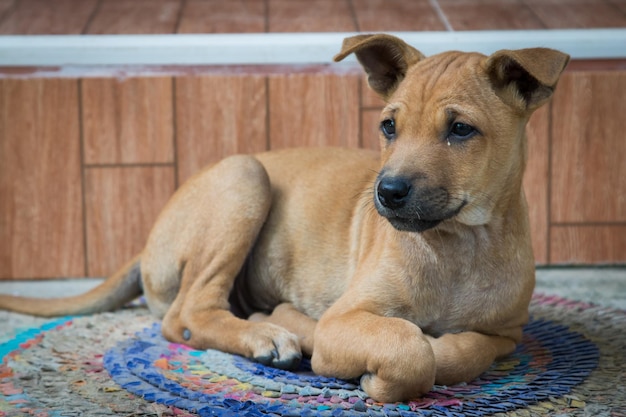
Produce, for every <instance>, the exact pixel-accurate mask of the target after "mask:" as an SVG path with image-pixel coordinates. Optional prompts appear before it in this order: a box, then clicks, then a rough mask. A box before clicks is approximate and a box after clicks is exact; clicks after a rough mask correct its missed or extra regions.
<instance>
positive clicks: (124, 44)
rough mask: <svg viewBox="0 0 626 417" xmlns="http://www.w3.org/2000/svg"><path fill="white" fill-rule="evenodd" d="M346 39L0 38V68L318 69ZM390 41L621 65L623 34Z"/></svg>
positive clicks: (452, 35) (625, 54) (453, 35)
mask: <svg viewBox="0 0 626 417" xmlns="http://www.w3.org/2000/svg"><path fill="white" fill-rule="evenodd" d="M352 34H353V33H255V34H199V35H183V34H180V35H25V36H22V35H20V36H0V66H75V65H77V66H80V65H266V64H270V65H281V64H324V63H329V62H331V60H332V57H333V55H334V54H336V53H337V52H338V51H339V49H340V47H341V42H342V40H343V38H344V37H346V36H350V35H352ZM393 34H395V35H397V36H399V37H401V38H402V39H404V40H405V41H407V42H408V43H410V44H411V45H413V46H415V47H416V48H418V49H419V50H421V51H422V52H423V53H424V54H426V55H432V54H435V53H438V52H443V51H446V50H451V49H455V50H462V51H477V52H482V53H485V54H490V53H492V52H494V51H496V50H498V49H518V48H527V47H536V46H542V47H548V48H554V49H559V50H561V51H564V52H566V53H569V54H570V55H571V56H572V58H574V59H611V58H626V29H571V30H570V29H568V30H515V31H511V30H507V31H467V32H395V33H393ZM351 59H354V58H351ZM348 62H349V61H348Z"/></svg>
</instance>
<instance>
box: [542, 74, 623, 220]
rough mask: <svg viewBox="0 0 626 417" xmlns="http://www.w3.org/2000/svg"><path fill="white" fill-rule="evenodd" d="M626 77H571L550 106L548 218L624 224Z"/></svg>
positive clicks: (564, 78) (615, 75) (582, 75)
mask: <svg viewBox="0 0 626 417" xmlns="http://www.w3.org/2000/svg"><path fill="white" fill-rule="evenodd" d="M625 91H626V73H625V72H622V71H620V72H601V71H596V72H571V73H566V74H565V75H564V76H563V78H562V80H561V81H560V82H559V86H558V88H557V91H556V94H555V97H554V101H553V112H552V114H553V120H552V140H553V144H552V194H551V206H552V210H551V216H552V219H551V220H552V222H556V223H581V222H594V223H597V222H626V163H624V161H626V146H624V135H623V132H624V131H625V129H626V122H625V120H626V119H625V118H624V109H626V94H622V93H620V92H625Z"/></svg>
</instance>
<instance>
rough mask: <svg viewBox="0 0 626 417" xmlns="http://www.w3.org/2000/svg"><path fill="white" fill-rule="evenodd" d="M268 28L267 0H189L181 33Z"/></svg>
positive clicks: (181, 24) (256, 31)
mask: <svg viewBox="0 0 626 417" xmlns="http://www.w3.org/2000/svg"><path fill="white" fill-rule="evenodd" d="M262 32H265V2H263V1H258V0H238V1H224V0H187V1H186V2H185V3H184V9H183V11H182V14H181V19H180V24H179V26H178V33H262Z"/></svg>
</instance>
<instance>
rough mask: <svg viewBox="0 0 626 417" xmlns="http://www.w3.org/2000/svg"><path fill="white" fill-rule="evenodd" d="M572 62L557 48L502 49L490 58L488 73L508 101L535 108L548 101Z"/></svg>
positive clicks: (499, 94) (497, 91) (526, 108)
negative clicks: (562, 74) (568, 64)
mask: <svg viewBox="0 0 626 417" xmlns="http://www.w3.org/2000/svg"><path fill="white" fill-rule="evenodd" d="M568 62H569V55H567V54H564V53H563V52H559V51H556V50H554V49H547V48H530V49H518V50H515V51H510V50H502V51H498V52H496V53H494V54H493V55H491V56H490V57H488V58H487V62H486V68H487V74H488V75H489V78H490V80H491V83H492V85H493V87H494V90H495V91H496V94H498V96H500V98H501V99H502V100H503V101H504V102H505V103H507V104H509V105H511V106H514V107H517V108H520V110H523V111H533V110H535V109H536V108H538V107H539V106H541V105H542V104H544V103H545V102H546V101H547V100H548V99H549V98H550V96H552V93H553V92H554V88H555V87H556V83H557V81H558V80H559V77H560V76H561V73H562V72H563V70H564V69H565V66H566V65H567V63H568Z"/></svg>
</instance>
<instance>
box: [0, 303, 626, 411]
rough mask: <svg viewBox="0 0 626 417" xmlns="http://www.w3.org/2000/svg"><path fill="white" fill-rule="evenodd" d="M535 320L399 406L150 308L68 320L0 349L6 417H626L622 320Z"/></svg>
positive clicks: (558, 312) (549, 312)
mask: <svg viewBox="0 0 626 417" xmlns="http://www.w3.org/2000/svg"><path fill="white" fill-rule="evenodd" d="M531 313H532V320H531V322H530V323H529V324H528V325H527V326H526V328H525V331H524V339H523V342H522V344H521V345H520V346H519V347H518V349H517V350H516V352H515V353H514V354H512V355H511V356H510V357H508V358H506V359H504V360H502V361H499V362H497V363H496V364H494V365H493V366H492V367H491V368H490V369H489V370H488V371H487V372H485V373H484V374H483V375H481V376H480V377H479V378H478V379H476V380H475V381H472V382H471V383H469V384H460V385H456V386H435V387H434V388H433V390H432V391H431V392H430V393H428V394H426V395H425V396H424V397H422V398H416V399H414V400H412V401H407V402H404V403H393V404H383V403H377V402H375V401H373V400H372V399H370V398H368V397H367V395H366V394H365V393H364V392H363V391H361V390H360V389H359V386H358V381H342V380H338V379H332V378H323V377H320V376H316V375H314V374H313V373H312V372H311V369H310V364H309V363H307V362H306V361H304V362H303V363H302V365H301V366H300V369H299V370H298V371H297V372H288V371H281V370H277V369H273V368H269V367H265V366H263V365H260V364H258V363H255V362H251V361H249V360H247V359H245V358H241V357H238V356H234V355H229V354H225V353H221V352H217V351H195V350H191V349H189V348H188V347H185V346H182V345H178V344H172V343H169V342H167V341H166V340H164V339H163V337H162V336H161V333H160V327H159V324H158V323H157V322H156V321H155V320H154V318H152V317H151V316H150V315H149V314H148V312H147V310H146V309H145V308H143V307H134V308H129V309H124V310H121V311H118V312H115V313H104V314H99V315H94V316H85V317H70V318H63V319H59V320H55V321H51V322H46V323H44V324H43V325H42V326H41V327H38V328H35V329H30V330H26V331H24V332H22V333H19V334H16V335H12V337H11V338H9V339H8V340H5V341H4V342H3V343H1V344H0V360H1V363H0V417H16V416H39V417H56V416H58V417H60V416H117V415H125V416H183V417H186V416H259V417H262V416H268V415H269V416H325V417H326V416H330V417H339V416H400V417H409V416H433V417H437V416H484V415H498V416H505V415H506V416H548V415H551V416H561V415H579V416H607V417H620V416H622V417H623V416H626V311H621V310H615V309H610V308H602V307H598V306H594V305H589V304H584V303H579V302H574V301H570V300H566V299H563V298H556V297H547V296H541V295H536V296H535V297H534V298H533V301H532V304H531ZM5 339H6V338H5ZM0 341H1V339H0ZM355 343H358V342H355ZM416 360H419V358H416Z"/></svg>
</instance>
